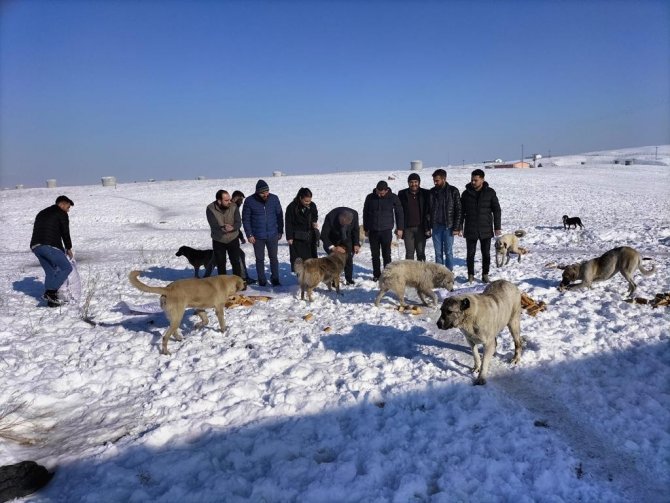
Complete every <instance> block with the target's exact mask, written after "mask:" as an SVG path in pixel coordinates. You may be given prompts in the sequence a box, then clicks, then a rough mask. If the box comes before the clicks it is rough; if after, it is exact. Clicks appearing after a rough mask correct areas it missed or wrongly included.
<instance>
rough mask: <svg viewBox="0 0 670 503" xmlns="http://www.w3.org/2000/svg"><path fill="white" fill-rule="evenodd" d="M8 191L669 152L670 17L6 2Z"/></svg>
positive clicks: (1, 122) (0, 85) (616, 4)
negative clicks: (635, 150) (628, 150)
mask: <svg viewBox="0 0 670 503" xmlns="http://www.w3.org/2000/svg"><path fill="white" fill-rule="evenodd" d="M0 5H1V7H0V8H1V9H2V10H1V15H0V186H2V187H11V186H14V185H15V184H19V183H22V184H25V185H26V186H44V184H45V180H46V179H48V178H55V179H57V180H58V184H59V185H61V186H63V185H75V184H91V183H99V181H100V177H101V176H108V175H114V176H116V177H117V179H118V180H119V181H121V182H126V181H140V180H147V179H149V178H155V179H169V178H175V179H192V178H195V177H197V176H206V177H207V178H221V177H238V176H259V177H261V176H269V175H270V174H271V172H272V171H275V170H280V171H284V172H286V173H288V174H299V173H318V172H333V171H356V170H377V169H379V170H396V169H407V168H408V167H409V162H410V161H411V160H415V159H420V160H422V161H423V163H424V166H447V165H448V164H453V165H460V164H461V163H462V162H463V161H465V162H466V163H470V162H476V161H483V160H488V159H491V158H496V157H501V158H503V159H507V160H511V159H518V158H519V157H520V155H521V145H522V144H523V145H524V152H525V153H526V154H530V153H533V152H537V153H541V154H543V155H547V154H548V153H549V151H551V153H552V154H563V153H579V152H586V151H593V150H604V149H612V148H623V147H633V146H643V145H657V144H667V143H670V21H669V20H670V3H669V2H665V1H651V0H647V1H645V0H642V1H604V2H600V1H598V2H596V1H592V2H588V1H587V2H581V1H580V2H578V1H574V2H573V1H555V2H548V1H516V2H510V1H504V0H503V1H495V2H486V1H481V2H478V1H473V2H469V1H455V2H437V1H430V2H428V1H415V2H409V1H388V2H382V1H353V0H352V1H306V0H304V1H281V0H279V1H274V2H269V1H268V2H261V1H221V2H217V1H190V2H187V1H185V0H184V1H169V0H168V1H141V2H140V1H130V0H124V1H95V0H93V1H90V0H89V1H84V0H81V1H36V0H25V1H11V0H10V1H6V2H3V3H2V4H0Z"/></svg>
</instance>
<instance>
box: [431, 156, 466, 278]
mask: <svg viewBox="0 0 670 503" xmlns="http://www.w3.org/2000/svg"><path fill="white" fill-rule="evenodd" d="M433 184H434V186H433V188H432V189H430V225H431V227H432V229H431V233H432V235H433V248H434V250H435V262H436V263H438V264H442V265H444V266H446V267H447V269H449V270H450V271H453V270H454V236H458V235H459V234H460V230H461V228H460V227H459V224H460V219H461V193H460V192H459V191H458V188H456V187H455V186H453V185H450V184H449V183H447V172H446V171H445V170H444V169H442V168H440V169H436V170H435V171H434V172H433Z"/></svg>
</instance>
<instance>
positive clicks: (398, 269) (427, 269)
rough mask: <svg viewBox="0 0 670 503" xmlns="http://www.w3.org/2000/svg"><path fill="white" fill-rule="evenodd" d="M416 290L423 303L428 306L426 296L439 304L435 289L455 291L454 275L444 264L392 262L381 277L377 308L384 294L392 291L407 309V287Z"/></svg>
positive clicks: (376, 300)
mask: <svg viewBox="0 0 670 503" xmlns="http://www.w3.org/2000/svg"><path fill="white" fill-rule="evenodd" d="M406 286H412V287H414V288H416V293H417V294H418V295H419V298H420V299H421V302H423V303H424V305H428V303H427V302H426V298H425V297H424V296H427V297H430V298H431V300H432V301H433V304H437V296H436V295H435V292H433V288H446V289H447V290H453V289H454V274H453V273H452V272H451V271H450V270H449V269H447V268H446V267H445V266H443V265H442V264H434V263H432V262H419V261H417V260H399V261H397V262H391V263H390V264H389V265H388V266H387V267H386V269H384V271H383V272H382V275H381V276H380V277H379V294H378V295H377V298H376V299H375V306H378V305H379V301H380V300H381V299H382V297H383V296H384V294H385V293H386V292H388V291H389V290H391V291H392V292H394V293H395V294H396V296H397V297H398V300H400V305H401V306H402V307H405V287H406Z"/></svg>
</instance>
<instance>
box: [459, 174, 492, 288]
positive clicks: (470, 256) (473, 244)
mask: <svg viewBox="0 0 670 503" xmlns="http://www.w3.org/2000/svg"><path fill="white" fill-rule="evenodd" d="M461 205H462V207H463V212H462V214H461V223H462V224H464V225H462V226H461V227H462V228H463V236H464V237H465V243H466V246H467V264H468V281H469V282H470V283H472V282H473V281H474V279H475V253H476V251H477V242H479V244H480V247H481V250H482V281H483V282H484V283H488V282H489V267H490V265H491V239H492V238H493V235H494V233H495V235H496V236H500V235H501V234H502V230H501V229H500V227H501V226H500V217H501V214H502V212H501V210H500V203H499V202H498V196H497V195H496V191H495V190H493V189H492V188H491V187H489V184H488V183H487V182H486V181H484V172H483V171H482V170H481V169H476V170H474V171H473V172H472V176H471V178H470V183H469V184H467V185H466V186H465V190H464V191H463V194H462V195H461Z"/></svg>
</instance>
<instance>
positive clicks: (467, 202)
mask: <svg viewBox="0 0 670 503" xmlns="http://www.w3.org/2000/svg"><path fill="white" fill-rule="evenodd" d="M484 178H485V173H484V171H483V170H481V169H475V170H474V171H473V172H472V173H471V177H470V183H468V184H467V185H466V186H465V190H464V191H463V193H462V194H461V193H460V192H459V190H458V188H456V187H455V186H453V185H450V184H449V183H448V182H447V172H446V171H445V170H444V169H437V170H435V171H434V172H433V187H432V188H431V189H430V190H428V189H424V188H421V178H420V176H419V175H418V174H417V173H412V174H410V175H409V177H408V178H407V185H408V188H406V189H403V190H401V191H400V192H398V199H399V201H400V204H401V205H402V208H403V213H404V224H405V227H404V229H403V230H402V231H400V232H398V237H403V236H404V242H405V258H406V259H408V260H413V259H414V255H415V253H416V259H417V260H421V261H425V260H426V240H427V239H428V238H429V237H432V240H433V248H434V249H435V262H437V263H438V264H443V265H444V266H446V267H447V268H448V269H449V270H453V269H454V251H453V250H454V237H455V236H462V237H464V238H465V243H466V249H467V256H466V264H467V269H468V281H469V282H472V281H474V275H475V254H476V251H477V245H479V247H480V249H481V254H482V281H483V282H484V283H488V282H489V269H490V265H491V240H492V239H493V237H494V235H495V236H499V235H500V234H502V230H501V213H502V212H501V209H500V203H499V202H498V196H497V195H496V192H495V190H493V189H492V188H491V187H490V186H489V184H488V183H487V182H486V181H485V180H484ZM380 183H382V182H380ZM398 229H402V227H401V226H398ZM384 265H386V263H385V264H384Z"/></svg>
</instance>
